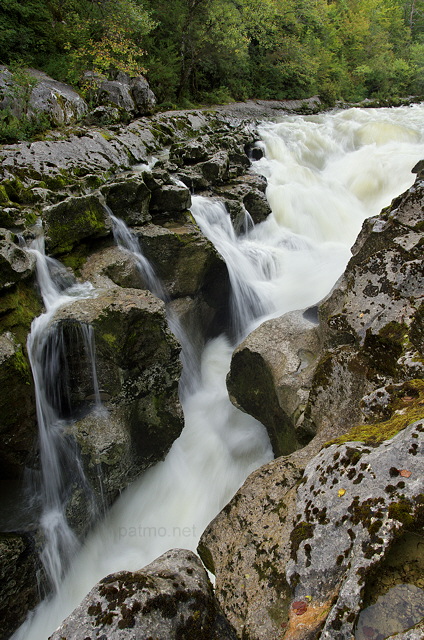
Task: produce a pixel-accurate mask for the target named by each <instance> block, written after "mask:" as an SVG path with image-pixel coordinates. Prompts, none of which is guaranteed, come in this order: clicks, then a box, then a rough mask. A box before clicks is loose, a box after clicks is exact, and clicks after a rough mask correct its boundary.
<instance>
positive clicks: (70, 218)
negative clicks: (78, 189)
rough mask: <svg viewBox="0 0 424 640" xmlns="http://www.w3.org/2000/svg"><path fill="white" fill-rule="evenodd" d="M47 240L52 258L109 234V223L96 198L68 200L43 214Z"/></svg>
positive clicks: (49, 208) (103, 208) (105, 211)
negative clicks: (80, 244) (77, 245)
mask: <svg viewBox="0 0 424 640" xmlns="http://www.w3.org/2000/svg"><path fill="white" fill-rule="evenodd" d="M43 215H44V225H45V231H46V236H47V238H46V241H47V246H48V249H49V251H50V252H51V253H52V254H53V255H55V254H56V255H57V254H60V253H67V252H69V251H71V250H72V249H73V247H74V246H75V245H76V244H78V243H81V241H84V240H88V239H93V238H99V237H102V236H106V235H108V234H109V232H110V229H111V224H112V223H111V220H110V218H109V214H108V212H107V210H106V208H105V207H104V205H103V204H102V202H101V201H100V199H99V197H98V196H97V195H94V194H93V195H88V196H81V197H70V198H67V199H66V200H63V201H62V202H59V203H58V204H55V205H52V206H51V207H47V208H46V209H45V210H44V212H43Z"/></svg>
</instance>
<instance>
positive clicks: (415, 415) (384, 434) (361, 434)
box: [325, 379, 424, 446]
mask: <svg viewBox="0 0 424 640" xmlns="http://www.w3.org/2000/svg"><path fill="white" fill-rule="evenodd" d="M391 406H392V410H393V414H392V416H391V417H390V418H389V419H388V420H385V421H383V422H375V423H373V424H363V425H359V426H357V427H354V428H353V429H351V430H350V431H349V432H348V433H346V434H345V435H343V436H340V437H339V438H335V439H334V440H331V441H330V442H327V443H326V445H325V446H329V445H330V444H344V443H345V442H354V441H359V442H364V443H366V444H369V445H372V446H377V445H379V444H380V443H381V442H383V441H384V440H389V439H390V438H393V436H395V435H396V434H397V433H399V431H402V430H403V429H405V428H406V427H407V426H408V425H410V424H412V423H413V422H416V421H417V420H422V419H423V418H424V380H419V379H418V380H409V381H408V382H406V383H405V384H403V385H402V386H401V387H400V388H397V389H396V390H394V392H393V395H392V403H391Z"/></svg>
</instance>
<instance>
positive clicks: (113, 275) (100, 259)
mask: <svg viewBox="0 0 424 640" xmlns="http://www.w3.org/2000/svg"><path fill="white" fill-rule="evenodd" d="M81 277H82V278H83V279H84V280H89V281H90V282H92V283H93V285H94V286H96V287H101V288H107V287H110V286H111V285H112V283H114V284H116V285H118V286H119V287H126V288H130V289H146V288H147V286H146V282H145V280H144V279H143V277H142V274H141V272H140V269H139V266H138V264H137V261H136V260H135V259H134V256H133V255H132V254H131V253H130V252H128V251H126V250H123V249H120V248H118V247H108V248H107V249H102V250H101V251H97V252H96V253H94V254H92V255H91V256H90V257H89V258H88V260H87V261H86V263H85V264H84V266H83V268H82V270H81Z"/></svg>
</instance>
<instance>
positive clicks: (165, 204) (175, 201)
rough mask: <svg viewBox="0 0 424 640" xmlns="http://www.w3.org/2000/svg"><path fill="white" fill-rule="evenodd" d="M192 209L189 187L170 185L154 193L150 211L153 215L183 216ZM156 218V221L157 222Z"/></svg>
mask: <svg viewBox="0 0 424 640" xmlns="http://www.w3.org/2000/svg"><path fill="white" fill-rule="evenodd" d="M190 207H191V195H190V191H189V189H187V187H183V186H181V185H176V184H169V185H164V186H162V187H161V188H160V189H156V190H155V191H153V192H152V197H151V200H150V211H151V212H152V214H153V213H160V214H163V213H169V214H171V215H172V214H181V213H182V212H184V211H187V210H188V209H189V208H190ZM157 219H158V218H157V216H155V220H157Z"/></svg>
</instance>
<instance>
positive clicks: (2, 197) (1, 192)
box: [0, 184, 10, 205]
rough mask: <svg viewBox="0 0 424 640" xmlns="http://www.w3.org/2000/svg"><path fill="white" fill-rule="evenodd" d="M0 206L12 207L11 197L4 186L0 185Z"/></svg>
mask: <svg viewBox="0 0 424 640" xmlns="http://www.w3.org/2000/svg"><path fill="white" fill-rule="evenodd" d="M0 205H10V200H9V196H8V195H7V191H6V189H5V187H4V185H3V184H0Z"/></svg>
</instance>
